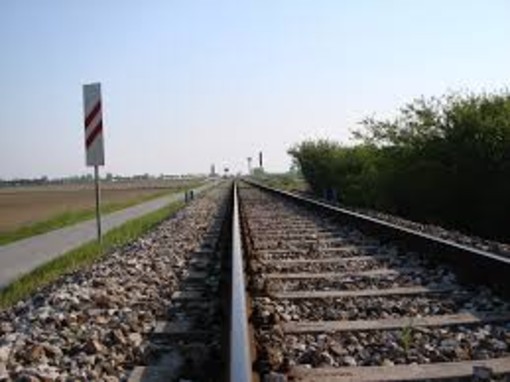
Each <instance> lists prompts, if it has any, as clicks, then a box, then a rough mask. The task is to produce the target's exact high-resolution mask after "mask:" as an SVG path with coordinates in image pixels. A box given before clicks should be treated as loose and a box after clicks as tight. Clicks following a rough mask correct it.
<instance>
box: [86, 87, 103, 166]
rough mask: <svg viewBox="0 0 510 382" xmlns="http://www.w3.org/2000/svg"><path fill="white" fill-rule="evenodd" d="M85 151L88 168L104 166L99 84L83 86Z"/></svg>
mask: <svg viewBox="0 0 510 382" xmlns="http://www.w3.org/2000/svg"><path fill="white" fill-rule="evenodd" d="M83 105H84V114H85V151H86V157H87V160H86V162H87V165H88V166H102V165H104V145H103V112H102V103H101V84H98V83H96V84H89V85H84V86H83Z"/></svg>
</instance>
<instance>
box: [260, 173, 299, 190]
mask: <svg viewBox="0 0 510 382" xmlns="http://www.w3.org/2000/svg"><path fill="white" fill-rule="evenodd" d="M254 180H256V181H257V182H260V183H263V184H265V185H267V186H269V187H274V188H279V189H282V190H286V191H307V190H308V184H307V183H306V181H305V180H304V179H303V177H301V176H299V175H296V174H289V173H283V174H267V173H266V174H261V175H257V176H254Z"/></svg>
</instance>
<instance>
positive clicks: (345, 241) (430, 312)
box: [239, 184, 510, 381]
mask: <svg viewBox="0 0 510 382" xmlns="http://www.w3.org/2000/svg"><path fill="white" fill-rule="evenodd" d="M239 193H240V203H241V215H242V223H243V233H244V235H245V248H246V254H245V256H246V259H247V263H248V275H249V277H248V278H249V290H250V293H251V296H252V300H251V303H252V309H253V312H252V323H253V326H254V332H255V341H256V348H257V355H256V361H255V365H256V369H257V371H258V373H259V374H260V375H261V376H263V378H266V379H267V380H272V379H274V380H278V378H280V379H281V378H288V379H290V380H307V381H312V380H313V381H319V380H321V381H322V380H327V381H353V380H366V381H368V380H370V381H379V380H388V381H390V380H421V379H436V380H437V379H449V378H468V379H469V378H471V376H472V375H473V373H475V374H480V373H481V374H483V373H489V374H492V375H493V376H496V377H498V376H502V375H505V374H507V373H508V372H510V304H509V301H508V300H507V299H504V298H502V297H500V296H498V295H496V294H494V293H493V292H491V291H490V290H489V289H487V288H486V287H483V286H479V285H475V284H465V283H461V282H460V281H459V280H458V278H457V275H456V273H455V272H454V271H453V269H451V268H450V267H449V266H447V265H445V264H443V263H442V262H440V261H437V258H432V257H430V256H428V255H427V254H426V253H420V252H419V251H418V252H412V251H408V250H404V249H402V248H401V247H400V246H399V245H398V244H396V243H393V242H392V241H388V240H383V239H381V238H378V236H377V235H369V234H367V233H366V232H365V231H363V232H362V231H360V230H358V229H357V228H355V227H354V226H351V225H348V224H345V223H342V224H341V223H340V222H338V221H337V219H336V218H335V217H334V216H333V215H332V214H329V213H326V212H324V211H320V210H319V209H317V208H311V207H310V208H306V207H305V206H303V205H298V204H297V203H296V202H294V201H293V200H291V199H290V198H284V197H282V196H280V195H274V194H271V193H269V192H266V191H262V190H260V189H258V188H255V187H253V186H250V185H246V184H243V185H242V186H241V187H240V191H239ZM482 377H483V376H482Z"/></svg>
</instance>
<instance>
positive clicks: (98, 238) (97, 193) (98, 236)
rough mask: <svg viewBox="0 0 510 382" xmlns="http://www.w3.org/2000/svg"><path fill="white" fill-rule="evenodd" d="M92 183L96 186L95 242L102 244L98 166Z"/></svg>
mask: <svg viewBox="0 0 510 382" xmlns="http://www.w3.org/2000/svg"><path fill="white" fill-rule="evenodd" d="M94 183H95V184H96V223H97V241H98V242H99V244H101V242H102V236H101V208H100V204H101V199H100V197H101V194H100V191H99V166H94Z"/></svg>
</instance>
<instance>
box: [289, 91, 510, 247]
mask: <svg viewBox="0 0 510 382" xmlns="http://www.w3.org/2000/svg"><path fill="white" fill-rule="evenodd" d="M354 136H355V138H356V139H357V142H359V143H358V144H356V145H354V146H344V145H341V144H339V143H336V142H332V141H325V140H318V141H305V142H302V143H300V144H298V145H296V146H295V147H293V148H292V149H290V150H289V153H290V155H291V156H292V157H293V158H294V160H295V161H296V163H297V164H298V165H299V167H300V169H301V171H302V173H303V176H304V177H305V179H306V180H307V182H308V183H309V185H310V186H311V188H312V190H314V191H315V192H316V193H317V194H321V195H323V194H324V192H325V190H329V193H330V195H335V196H336V197H337V198H338V199H339V201H340V202H342V203H343V204H346V205H352V206H360V207H369V208H375V209H378V210H382V211H387V212H390V213H394V214H398V215H400V216H404V217H407V218H411V219H415V220H420V221H426V222H431V223H436V224H442V225H446V226H449V227H452V228H456V229H460V230H463V231H466V232H470V233H474V234H478V235H482V236H486V237H491V238H496V239H500V240H501V239H502V240H508V239H509V238H510V93H508V92H506V91H505V92H499V93H493V94H481V95H474V94H461V95H459V94H454V95H447V96H445V97H442V98H439V99H437V98H432V99H419V100H414V101H413V102H411V103H409V104H407V105H406V106H404V107H403V108H402V109H400V111H399V112H398V114H397V116H396V117H395V118H393V119H390V120H376V119H374V118H367V119H365V120H364V121H362V123H361V128H360V129H359V130H358V131H355V132H354Z"/></svg>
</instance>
